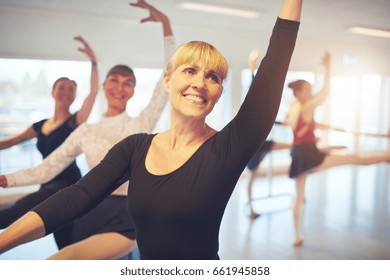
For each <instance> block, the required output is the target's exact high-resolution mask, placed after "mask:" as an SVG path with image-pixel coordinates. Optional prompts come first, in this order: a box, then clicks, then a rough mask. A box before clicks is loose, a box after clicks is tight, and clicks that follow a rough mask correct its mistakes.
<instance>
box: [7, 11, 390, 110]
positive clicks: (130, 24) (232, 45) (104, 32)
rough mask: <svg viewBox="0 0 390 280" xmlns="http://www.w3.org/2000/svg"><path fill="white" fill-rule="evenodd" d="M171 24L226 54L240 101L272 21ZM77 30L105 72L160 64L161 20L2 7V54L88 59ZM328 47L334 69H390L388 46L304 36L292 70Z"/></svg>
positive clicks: (314, 67)
mask: <svg viewBox="0 0 390 280" xmlns="http://www.w3.org/2000/svg"><path fill="white" fill-rule="evenodd" d="M171 24H172V27H173V30H174V33H175V35H176V39H177V43H178V44H181V43H184V42H186V41H189V40H204V41H207V42H210V43H212V44H213V45H215V46H216V47H217V48H218V49H220V50H221V51H222V53H224V54H225V55H226V57H227V59H228V61H229V62H230V67H231V70H232V73H233V77H234V80H233V92H234V94H236V95H234V96H233V102H232V104H238V103H239V102H238V103H237V102H235V101H239V97H238V96H239V95H240V91H241V84H240V71H241V69H242V68H245V67H246V61H247V55H248V53H249V51H250V50H251V48H252V47H254V46H256V47H258V48H260V49H261V50H264V51H265V48H266V46H267V43H268V38H269V35H270V33H271V29H272V25H270V26H269V28H268V29H269V32H265V33H263V34H256V35H255V36H253V33H251V32H249V31H247V32H246V31H243V32H239V33H238V32H232V31H230V30H222V29H218V30H209V29H205V28H197V27H193V26H178V25H175V22H171ZM303 24H304V23H303ZM75 35H82V36H84V37H85V38H86V39H87V40H88V41H89V42H90V44H91V46H92V47H93V49H94V51H95V53H96V54H97V56H98V59H99V61H100V64H101V73H102V75H104V74H105V73H106V72H107V70H108V69H109V68H110V67H111V66H113V65H114V64H117V63H124V64H128V65H130V66H131V67H152V68H158V67H161V65H162V48H161V47H162V42H161V41H162V40H161V38H162V34H161V26H160V25H159V24H157V23H156V24H154V23H146V24H140V23H138V22H137V21H132V20H128V19H125V18H116V19H114V18H102V17H94V16H82V15H72V14H66V13H49V12H46V11H38V10H23V9H16V8H4V7H3V8H1V9H0V38H1V44H0V57H3V58H4V57H8V58H37V59H65V60H84V59H85V57H84V55H83V54H81V53H79V52H78V51H77V47H79V45H80V44H79V43H78V42H75V41H74V40H73V37H74V36H75ZM384 40H386V39H384ZM387 45H388V44H387ZM384 46H386V44H384ZM325 50H328V51H330V52H331V53H332V54H333V58H334V59H333V61H334V63H333V65H334V70H335V71H334V73H379V74H383V75H390V66H389V62H388V61H389V58H390V48H388V47H378V46H376V47H370V46H368V45H367V46H365V45H362V44H360V45H356V44H346V43H340V42H335V41H332V40H323V41H319V40H312V39H310V38H304V37H302V36H301V37H299V39H298V41H297V45H296V49H295V53H294V56H293V59H292V62H291V67H290V68H291V70H302V71H321V68H320V57H321V55H322V53H323V52H324V51H325ZM345 54H351V55H353V56H355V57H356V58H357V60H358V64H357V65H354V66H345V65H343V64H342V57H343V55H345ZM235 109H236V108H233V111H235Z"/></svg>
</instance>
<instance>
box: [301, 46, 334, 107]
mask: <svg viewBox="0 0 390 280" xmlns="http://www.w3.org/2000/svg"><path fill="white" fill-rule="evenodd" d="M330 62H331V57H330V54H329V53H328V52H325V54H324V56H323V57H322V65H323V67H324V83H323V85H322V88H321V90H320V91H319V92H318V93H317V94H315V95H314V96H313V98H312V99H311V100H309V101H308V102H307V105H305V107H309V108H311V109H315V108H316V107H318V106H320V105H321V104H322V103H323V102H324V101H325V100H326V98H327V97H328V96H329V92H330V79H331V70H330V68H331V67H330ZM305 109H306V108H305Z"/></svg>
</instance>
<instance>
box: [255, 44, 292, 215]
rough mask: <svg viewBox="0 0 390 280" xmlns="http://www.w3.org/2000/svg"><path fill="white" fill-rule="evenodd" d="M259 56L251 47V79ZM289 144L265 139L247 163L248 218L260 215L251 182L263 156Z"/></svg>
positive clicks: (288, 146) (289, 145) (288, 147)
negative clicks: (257, 211)
mask: <svg viewBox="0 0 390 280" xmlns="http://www.w3.org/2000/svg"><path fill="white" fill-rule="evenodd" d="M259 57H260V51H259V50H258V49H252V51H251V52H250V54H249V57H248V68H249V70H250V71H251V74H252V80H253V79H254V77H255V70H256V61H257V59H258V58H259ZM291 146H292V145H291V144H290V143H284V142H275V141H273V140H266V141H265V142H264V144H263V145H262V146H261V147H260V148H259V149H258V150H257V151H256V153H255V154H254V155H253V156H252V158H251V159H250V160H249V162H248V164H247V168H248V169H249V170H250V176H249V180H248V185H247V193H248V205H249V210H250V213H249V218H250V219H251V220H254V219H256V218H258V217H259V216H260V214H259V213H256V212H255V211H254V209H253V203H252V189H253V182H254V180H255V179H256V176H257V174H258V170H259V168H260V164H261V162H262V161H263V160H264V158H265V156H266V155H267V154H268V153H269V152H271V151H276V150H284V149H290V148H291ZM271 168H272V167H271Z"/></svg>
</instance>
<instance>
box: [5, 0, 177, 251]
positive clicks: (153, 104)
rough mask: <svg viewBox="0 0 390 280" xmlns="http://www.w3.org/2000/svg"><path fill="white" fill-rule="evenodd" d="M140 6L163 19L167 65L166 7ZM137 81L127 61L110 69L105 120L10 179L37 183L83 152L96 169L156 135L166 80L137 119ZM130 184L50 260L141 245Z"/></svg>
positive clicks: (80, 222) (78, 225) (170, 45)
mask: <svg viewBox="0 0 390 280" xmlns="http://www.w3.org/2000/svg"><path fill="white" fill-rule="evenodd" d="M130 5H131V6H134V7H139V8H142V9H146V10H147V11H148V12H149V13H150V15H149V17H147V18H145V19H143V20H141V23H144V22H160V23H161V24H162V29H163V35H164V63H167V62H168V60H169V58H170V57H171V56H172V54H173V52H174V49H175V44H174V38H173V35H172V30H171V25H170V22H169V18H168V17H167V16H166V15H165V14H163V13H162V12H161V11H159V10H157V9H156V8H154V7H153V6H151V5H149V4H148V3H147V2H145V1H143V0H139V1H138V2H137V3H135V4H130ZM135 85H136V79H135V76H134V73H133V70H132V69H131V68H130V67H128V66H126V65H116V66H114V67H113V68H111V69H110V71H109V72H108V73H107V76H106V79H105V82H104V85H103V89H104V93H105V97H106V99H107V103H108V109H107V112H106V113H105V114H104V118H103V119H102V120H101V121H100V122H99V123H96V124H84V125H83V126H80V127H79V128H78V129H76V130H75V131H74V132H73V133H72V134H71V135H70V136H69V138H68V139H67V140H66V141H65V142H64V143H63V144H62V145H61V146H60V147H59V148H58V149H57V150H55V151H54V152H53V153H52V154H51V155H50V156H49V157H47V158H46V159H45V160H44V161H43V163H42V164H41V165H39V166H37V167H35V168H32V169H27V170H22V171H20V172H17V173H14V174H8V175H7V176H6V177H7V178H8V179H11V180H10V181H12V182H14V184H18V185H19V184H32V183H34V182H36V181H45V180H49V179H50V177H52V176H55V174H57V173H59V172H60V171H61V170H62V169H63V168H65V167H66V166H67V165H68V164H69V163H70V162H72V161H73V160H74V159H75V158H76V157H77V156H78V155H80V154H81V153H84V154H85V156H86V159H87V162H88V164H89V166H90V168H93V167H94V166H96V165H98V164H99V163H100V161H101V160H102V159H103V158H104V156H105V155H106V153H107V152H108V150H109V149H110V148H111V147H112V146H113V145H114V144H116V143H117V142H119V141H120V140H122V139H123V138H125V137H126V136H129V135H132V134H135V133H140V132H147V133H151V132H152V131H153V129H154V127H155V125H156V123H157V121H158V120H159V118H160V116H161V113H162V111H163V109H164V107H165V105H166V103H167V100H168V95H167V93H166V92H165V90H164V87H163V85H162V80H160V81H159V82H158V83H157V85H156V88H155V90H154V93H153V96H152V98H151V101H150V103H149V105H148V106H147V107H146V108H145V109H144V110H143V111H142V112H141V113H140V115H139V116H137V117H135V118H130V117H129V116H128V115H127V113H126V105H127V102H128V100H130V98H131V97H132V96H133V94H134V87H135ZM127 188H128V182H124V184H122V185H121V186H120V187H119V188H118V189H116V190H115V191H113V192H112V193H111V195H109V196H108V197H107V198H106V199H105V200H103V202H102V203H101V204H99V205H98V206H97V207H96V208H95V209H93V210H92V211H90V212H89V213H87V214H85V215H84V216H82V217H80V218H79V219H77V220H76V221H75V226H74V233H73V239H72V241H73V243H74V244H72V245H71V246H68V247H66V248H64V249H62V250H61V251H59V252H58V253H56V254H54V255H53V256H51V257H50V259H117V258H120V257H123V256H125V255H127V254H129V253H130V252H131V251H132V250H133V249H134V247H135V246H136V241H135V239H136V236H135V229H134V225H133V221H132V219H131V216H130V215H129V213H128V210H127Z"/></svg>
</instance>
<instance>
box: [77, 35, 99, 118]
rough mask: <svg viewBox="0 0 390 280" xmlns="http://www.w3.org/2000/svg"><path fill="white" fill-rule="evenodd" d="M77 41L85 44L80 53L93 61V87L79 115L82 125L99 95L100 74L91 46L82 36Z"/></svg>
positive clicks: (91, 86)
mask: <svg viewBox="0 0 390 280" xmlns="http://www.w3.org/2000/svg"><path fill="white" fill-rule="evenodd" d="M74 39H75V40H76V41H79V42H81V43H82V44H83V47H82V48H79V51H80V52H82V53H85V54H86V55H87V56H88V57H89V59H90V60H91V85H90V93H89V95H88V96H87V97H86V98H85V99H84V102H83V105H82V106H81V109H80V110H79V111H78V113H77V124H79V125H80V124H82V123H83V122H86V121H87V119H88V117H89V115H90V113H91V111H92V107H93V104H94V103H95V99H96V95H97V93H98V87H99V73H98V68H97V62H96V57H95V54H94V52H93V51H92V49H91V48H90V46H89V44H88V43H87V42H86V41H85V40H84V38H83V37H81V36H76V37H75V38H74Z"/></svg>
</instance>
